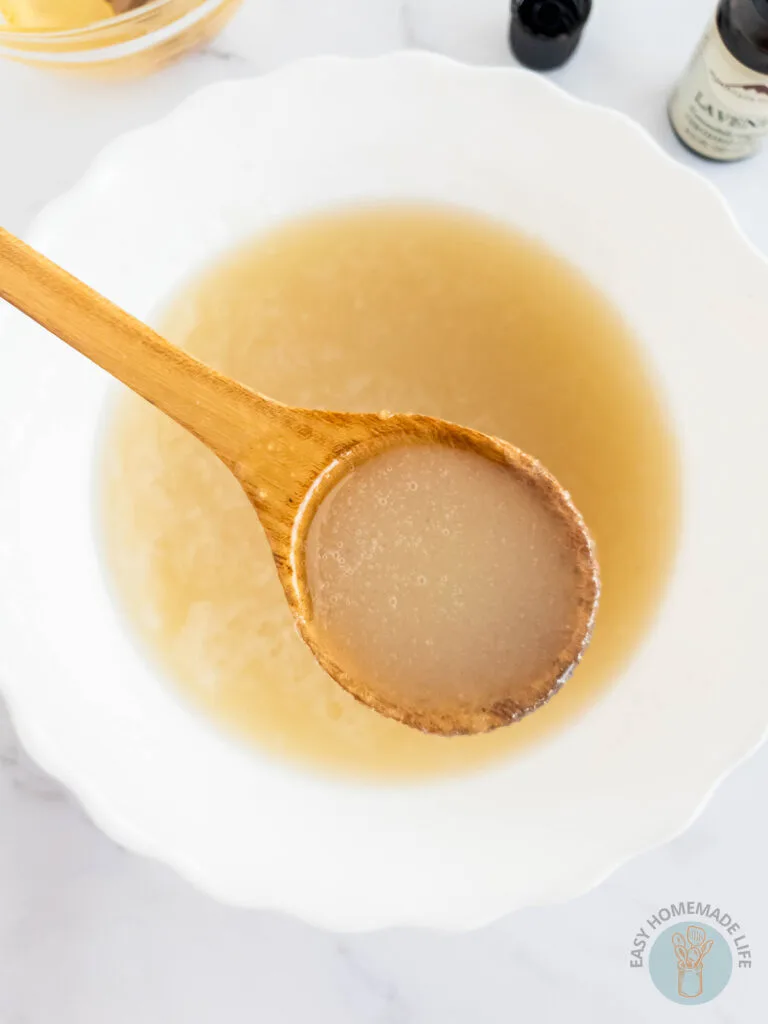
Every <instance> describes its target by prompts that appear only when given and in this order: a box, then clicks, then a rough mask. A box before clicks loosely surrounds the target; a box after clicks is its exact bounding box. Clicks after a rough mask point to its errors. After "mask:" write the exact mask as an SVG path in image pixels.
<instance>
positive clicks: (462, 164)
mask: <svg viewBox="0 0 768 1024" xmlns="http://www.w3.org/2000/svg"><path fill="white" fill-rule="evenodd" d="M403 197H408V198H417V199H418V198H423V199H430V200H438V201H446V202H449V203H459V204H462V205H464V206H467V207H470V208H474V209H476V210H479V211H482V212H484V213H487V214H490V215H492V216H495V217H498V218H500V219H502V220H504V221H508V222H510V223H513V224H515V225H518V226H519V227H521V228H522V229H523V230H525V231H528V232H530V233H532V234H534V235H536V236H538V237H540V238H541V239H543V240H544V241H545V242H547V243H548V244H549V245H551V246H552V247H554V248H555V249H556V250H558V251H559V252H560V253H562V254H563V255H565V256H566V257H567V258H569V259H570V260H572V261H573V262H574V263H576V264H578V265H579V266H580V267H581V268H583V270H584V271H585V272H586V273H587V274H588V275H589V277H590V278H591V279H592V280H593V281H594V282H596V283H597V284H598V285H599V286H600V287H601V288H602V289H603V290H604V291H605V292H606V293H607V294H608V295H609V296H610V297H611V299H612V300H613V301H614V302H615V303H616V304H617V305H618V306H619V307H620V309H621V310H622V311H623V312H624V314H625V315H626V317H627V318H628V319H629V321H630V322H631V324H632V325H633V327H634V329H635V331H636V333H637V335H638V337H639V338H640V339H641V340H642V342H643V343H644V344H645V345H646V346H647V349H648V353H649V356H650V358H651V360H652V362H653V363H654V364H655V367H656V369H657V371H658V376H659V378H660V380H661V382H662V386H663V388H664V390H665V391H666V396H667V399H668V403H669V407H670V410H671V414H672V418H673V420H674V424H675V428H676V431H677V434H678V438H679V444H680V449H681V457H682V465H683V475H684V478H683V498H684V529H683V535H682V542H681V548H680V552H679V556H678V559H677V564H676V569H675V572H674V575H673V578H672V581H671V584H670V587H669V589H668V591H667V595H666V599H665V601H664V604H663V607H662V609H661V613H660V615H659V617H658V620H657V622H656V625H655V627H654V628H653V630H652V632H651V634H650V635H649V636H648V638H647V640H646V642H645V643H644V645H643V647H642V649H641V650H640V651H639V653H638V654H637V656H636V657H635V659H634V661H633V663H632V664H631V666H630V667H629V668H628V669H627V670H626V672H625V673H624V674H623V676H622V677H621V678H620V679H617V680H616V683H615V685H614V686H613V688H612V689H610V690H609V691H608V692H607V693H606V694H605V696H604V697H603V698H602V700H601V701H600V703H599V704H598V706H596V707H594V708H593V709H592V710H591V711H590V712H588V713H587V714H586V715H584V716H583V717H581V718H579V719H578V720H576V721H574V722H573V723H572V724H571V726H570V727H569V728H568V729H566V730H565V731H564V732H562V733H561V734H559V735H558V736H557V737H556V739H555V740H553V741H552V742H549V743H546V744H543V745H542V746H540V747H539V748H536V749H533V750H531V751H529V752H528V753H527V754H525V755H524V756H519V757H516V758H515V759H514V760H512V761H510V762H509V763H502V764H497V765H495V766H494V767H491V768H488V769H487V770H485V771H481V772H479V773H478V774H475V775H469V776H466V777H463V778H458V779H444V780H442V781H437V782H428V783H423V784H418V785H409V786H404V785H403V786H398V785H389V786H374V785H371V784H358V783H356V782H355V781H353V780H350V781H346V782H345V781H339V780H336V781H332V780H329V779H327V778H321V777H312V775H311V774H310V773H308V772H307V771H305V770H303V769H300V768H298V767H294V766H292V765H290V764H285V765H284V764H281V763H278V762H276V761H274V760H272V759H270V758H269V757H267V756H261V755H260V754H259V753H258V752H257V751H250V750H248V749H246V748H245V747H243V746H241V745H239V744H238V743H234V742H229V741H228V740H227V738H226V737H225V736H224V735H223V734H222V733H221V732H219V731H218V730H217V729H216V728H215V727H213V726H212V725H210V724H208V723H207V722H206V721H205V720H204V719H203V718H201V716H199V714H197V713H194V712H191V711H190V710H189V709H188V708H187V707H186V705H185V704H184V703H183V701H181V700H180V699H177V698H176V696H175V694H174V693H173V692H172V689H171V688H170V687H167V686H165V685H162V684H161V683H159V682H158V680H157V679H156V678H154V677H153V675H152V673H151V671H150V669H149V667H148V666H147V664H146V663H145V662H144V661H143V660H142V658H141V657H140V656H139V654H137V653H136V651H135V650H134V648H133V647H132V645H131V642H130V641H129V640H128V638H127V635H126V632H125V629H124V625H123V623H121V622H120V621H119V619H118V616H117V614H116V613H115V611H114V609H113V605H112V603H111V601H110V597H109V594H108V592H107V589H106V584H105V580H104V578H103V575H102V570H101V567H100V564H99V561H98V558H97V553H96V548H95V544H94V529H95V522H94V518H95V513H94V500H93V499H94V493H95V487H96V480H95V467H94V452H95V446H96V439H97V434H98V426H99V420H100V416H101V413H102V408H103V405H104V400H105V395H106V393H107V390H108V382H107V380H106V378H105V375H104V374H102V373H101V371H99V370H98V369H96V368H95V367H93V366H91V365H89V364H88V363H87V362H86V361H85V360H84V359H82V358H81V357H80V356H78V355H76V354H74V353H73V352H70V351H69V350H68V349H67V348H66V347H65V346H64V345H63V344H62V343H61V342H58V341H56V340H55V339H52V338H50V337H48V336H47V335H46V334H45V332H43V331H42V330H40V329H39V328H37V327H35V326H34V325H32V324H31V323H29V322H25V321H24V320H23V318H21V317H20V316H19V315H18V314H16V313H15V312H14V311H6V312H5V315H4V318H3V322H2V337H1V338H0V351H1V352H2V373H1V374H0V464H1V468H2V481H3V483H2V493H1V494H0V676H1V677H2V685H3V689H4V692H5V694H6V696H7V699H8V701H9V703H10V706H11V709H12V713H13V717H14V720H15V722H16V725H17V727H18V729H19V732H20V733H21V737H22V739H23V741H24V743H25V744H26V746H27V748H28V749H29V750H30V752H31V753H32V755H33V756H34V757H35V758H37V760H39V761H40V763H41V764H42V765H43V766H44V767H45V768H47V769H48V770H49V771H50V772H52V773H53V774H54V775H56V776H58V777H59V778H61V779H62V780H63V781H64V782H65V783H66V784H67V785H68V786H70V787H71V789H72V790H74V792H75V793H77V794H78V795H79V797H80V798H81V799H82V801H83V803H84V804H85V806H86V808H87V809H88V811H89V813H90V814H91V815H92V816H93V818H94V819H95V820H96V821H97V822H98V823H99V824H100V825H101V826H102V828H103V829H104V830H105V831H106V832H108V833H109V834H110V835H112V836H114V837H115V838H116V839H117V840H119V841H120V842H122V843H124V844H125V845H127V846H129V847H131V848H132V849H134V850H137V851H140V852H142V853H146V854H151V855H154V856H156V857H159V858H161V859H163V860H165V861H167V862H168V863H170V864H172V865H173V866H174V867H175V868H176V869H177V870H178V871H180V872H181V873H182V874H183V875H185V876H186V877H188V878H189V879H191V880H192V881H194V882H195V883H196V884H197V885H199V886H200V887H202V888H203V889H205V890H207V891H208V892H210V893H213V894H214V895H215V896H217V897H219V898H221V899H223V900H227V901H231V902H233V903H238V904H246V905H250V906H259V907H274V908H279V909H282V910H286V911H290V912H293V913H295V914H298V915H300V916H302V917H304V918H306V919H308V920H310V921H313V922H317V923H320V924H322V925H326V926H329V927H332V928H336V929H365V928H374V927H381V926H385V925H430V926H445V927H451V928H464V927H470V926H474V925H479V924H481V923H483V922H487V921H490V920H491V919H493V918H495V917H497V916H499V915H501V914H504V913H505V912H508V911H510V910H512V909H514V908H516V907H519V906H521V905H524V904H536V903H544V902H548V901H553V900H562V899H565V898H568V897H570V896H573V895H575V894H577V893H580V892H582V891H584V890H585V889H586V888H587V887H589V886H591V885H594V884H595V883H596V882H598V881H599V880H600V879H601V878H603V877H604V876H605V875H606V873H607V872H608V871H610V870H611V869H612V868H614V867H615V866H616V865H618V864H619V863H621V862H622V861H624V860H626V858H628V857H630V856H631V855H632V854H636V853H637V852H638V851H640V850H643V849H645V848H647V847H649V846H651V845H652V844H655V843H659V842H661V841H662V840H664V839H666V838H668V837H670V836H671V835H673V834H674V833H676V832H678V831H679V830H680V829H681V828H682V827H683V826H684V825H685V824H686V823H687V822H688V821H690V819H691V818H692V816H693V815H694V814H695V813H696V812H697V811H698V810H699V809H700V808H701V806H702V803H703V801H704V800H705V798H706V796H707V795H708V793H710V791H711V790H712V787H713V786H714V785H715V783H716V782H717V781H718V779H720V778H722V776H723V773H724V772H726V771H727V770H728V769H729V768H731V767H733V765H734V764H736V762H738V761H739V760H740V759H741V758H742V757H744V755H745V754H746V753H747V752H748V751H750V750H751V749H753V748H754V747H755V745H756V744H757V743H758V742H759V741H760V739H761V738H762V737H763V734H764V731H765V727H766V721H767V720H768V686H766V683H765V671H766V670H765V667H764V664H763V660H764V659H763V649H762V640H763V634H764V631H765V626H764V621H763V620H764V614H765V609H766V608H767V607H768V600H766V598H767V596H768V594H767V591H768V531H766V529H765V513H764V505H765V500H766V485H765V473H764V471H763V466H764V459H763V444H764V441H765V439H766V437H768V403H766V401H765V397H764V388H765V381H766V379H768V347H766V345H765V325H766V324H768V271H767V270H766V264H765V263H764V261H763V260H762V259H761V258H760V257H759V255H758V254H757V253H756V252H755V251H754V250H753V249H751V248H750V246H749V245H748V244H747V243H746V242H745V240H744V239H743V238H742V237H741V236H740V235H739V233H738V232H737V230H736V228H735V227H734V225H733V223H732V220H731V217H730V215H729V213H728V211H727V209H726V208H725V206H724V204H723V203H722V202H721V200H720V199H719V198H718V196H717V194H716V193H715V191H714V190H713V189H712V188H711V187H709V186H708V185H707V184H706V183H705V182H704V181H702V180H700V179H699V178H698V177H697V176H695V175H694V174H691V173H690V172H689V171H687V170H684V169H682V168H681V167H679V166H677V165H676V164H675V163H674V162H673V161H672V160H670V159H669V158H668V157H666V156H665V155H663V154H662V153H661V152H660V150H659V149H657V147H656V146H655V145H654V144H653V143H652V142H650V141H649V140H648V138H647V137H646V136H645V135H644V134H643V132H642V131H640V130H639V129H638V128H636V127H635V126H633V125H632V124H631V123H630V122H629V121H627V120H626V119H624V118H623V117H620V116H618V115H616V114H613V113H609V112H607V111H605V110H600V109H597V108H595V107H591V106H587V105H585V104H583V103H579V102H576V101H574V100H572V99H569V98H568V97H567V96H566V95H564V94H563V93H561V92H560V91H558V90H557V89H555V88H554V87H552V86H551V85H549V84H547V83H546V82H544V81H542V80H541V79H540V78H537V77H534V76H533V75H531V74H527V73H523V72H516V71H506V70H479V69H475V68H471V69H470V68H467V67H462V66H460V65H458V64H454V63H451V62H449V61H446V60H443V59H439V58H436V57H431V56H426V55H397V56H390V57H386V58H383V59H378V60H373V61H366V62H357V61H349V60H341V59H320V60H313V61H309V62H305V63H300V64H296V65H294V66H293V67H290V68H288V69H286V70H283V71H280V72H278V73H276V74H273V75H270V76H268V77H266V78H261V79H258V80H255V81H237V82H230V83H226V84H222V85H216V86H213V87H210V88H207V89H205V90H203V91H202V92H200V93H198V94H197V95H196V96H194V97H192V98H191V99H190V100H188V101H187V102H185V103H184V104H183V105H182V106H181V107H180V108H179V109H178V110H176V111H175V112H174V113H173V114H171V115H170V116H169V117H167V118H166V119H164V120H163V121H161V122H160V123H158V124H155V125H153V126H150V127H148V128H145V129H142V130H140V131H138V132H135V133H133V134H131V135H128V136H126V137H125V138H123V139H121V140H119V141H118V142H117V143H115V144H114V145H112V146H110V147H109V149H108V150H107V151H106V152H105V153H104V154H103V155H102V156H101V158H100V159H99V160H98V161H97V163H96V165H95V166H94V167H93V169H92V170H91V171H90V173H89V174H88V175H87V176H86V178H85V179H84V181H83V182H82V183H81V184H80V185H78V186H77V187H76V188H75V189H74V190H73V191H72V192H70V193H69V194H68V195H67V196H65V197H64V198H63V199H61V200H59V201H58V202H57V203H55V204H54V205H53V206H51V207H49V208H48V209H47V210H46V211H45V213H44V214H43V215H42V216H41V217H40V218H39V220H38V222H37V224H36V225H35V228H34V230H33V231H32V232H31V236H30V237H31V240H32V242H33V243H34V244H36V245H37V246H39V247H40V248H41V249H43V251H45V252H46V253H47V254H48V255H50V256H51V257H53V258H54V259H56V260H58V261H59V262H61V263H62V264H64V265H65V266H66V267H68V268H69V269H71V270H72V271H73V272H74V273H76V274H78V275H80V276H82V277H83V278H84V279H85V280H86V281H88V282H90V283H91V284H92V285H94V286H95V287H96V288H98V289H100V290H102V291H103V292H105V293H106V294H107V295H108V296H109V297H111V298H112V299H114V300H115V301H117V302H118V303H120V304H121V305H123V306H125V307H126V308H127V309H129V310H130V311H132V312H133V313H135V314H137V315H138V316H140V317H151V316H152V314H153V310H155V309H156V308H157V306H158V304H159V303H160V302H161V300H163V298H164V297H165V296H167V295H168V293H169V291H171V290H173V289H174V288H175V287H176V285H177V284H178V283H179V282H180V281H181V280H183V279H184V278H186V277H188V275H189V274H190V273H191V272H192V271H194V270H195V269H196V268H198V267H200V265H202V264H204V263H207V262H208V261H210V260H211V258H212V256H213V255H214V254H216V253H217V252H219V251H221V250H225V249H227V248H229V247H230V246H232V245H233V244H234V243H236V242H237V241H239V240H240V239H242V238H243V237H244V236H246V235H250V234H252V233H254V232H256V231H259V230H261V229H263V228H265V227H266V226H268V225H271V224H273V223H275V222H278V221H281V220H282V219H284V218H288V217H291V216H293V215H295V214H297V213H299V212H301V211H305V210H313V209H316V208H318V207H326V206H329V205H331V204H336V203H340V202H347V201H352V200H354V201H357V200H363V199H378V198H403Z"/></svg>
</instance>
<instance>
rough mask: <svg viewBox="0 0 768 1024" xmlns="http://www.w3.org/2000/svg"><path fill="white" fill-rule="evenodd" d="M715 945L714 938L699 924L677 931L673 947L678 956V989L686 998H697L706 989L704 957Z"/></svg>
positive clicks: (673, 939)
mask: <svg viewBox="0 0 768 1024" xmlns="http://www.w3.org/2000/svg"><path fill="white" fill-rule="evenodd" d="M713 945H714V940H713V939H708V938H707V933H706V931H705V930H704V929H703V928H700V927H699V926H698V925H695V924H691V925H688V928H687V930H686V933H685V937H684V936H683V935H682V934H681V933H680V932H675V933H674V935H673V936H672V948H673V949H674V952H675V956H676V957H677V991H678V994H679V995H681V996H683V997H684V998H685V999H695V998H696V997H697V996H700V995H701V993H702V992H703V991H704V957H705V956H706V955H707V953H709V951H710V950H711V949H712V946H713Z"/></svg>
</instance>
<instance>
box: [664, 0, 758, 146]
mask: <svg viewBox="0 0 768 1024" xmlns="http://www.w3.org/2000/svg"><path fill="white" fill-rule="evenodd" d="M669 118H670V121H671V122H672V127H673V128H674V130H675V132H676V134H677V136H678V138H679V139H680V141H681V142H682V143H683V144H684V145H686V146H687V147H688V148H689V149H691V150H693V151H694V152H695V153H698V154H699V155H700V156H704V157H708V158H709V159H710V160H742V159H743V158H744V157H748V156H752V155H753V154H754V153H756V152H757V151H758V150H759V149H760V144H761V140H762V139H763V138H764V137H765V136H767V135H768V0H721V2H720V5H719V7H718V9H717V14H716V15H715V19H714V21H713V22H712V24H711V25H710V27H709V29H708V30H707V32H706V34H705V35H704V38H703V39H702V41H701V44H700V45H699V48H698V50H697V51H696V53H695V54H694V56H693V60H692V61H691V64H690V65H689V67H688V69H687V71H686V73H685V75H684V76H683V78H682V80H681V81H680V83H679V84H678V86H677V88H676V89H675V92H674V93H673V95H672V99H671V100H670V104H669Z"/></svg>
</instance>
